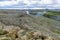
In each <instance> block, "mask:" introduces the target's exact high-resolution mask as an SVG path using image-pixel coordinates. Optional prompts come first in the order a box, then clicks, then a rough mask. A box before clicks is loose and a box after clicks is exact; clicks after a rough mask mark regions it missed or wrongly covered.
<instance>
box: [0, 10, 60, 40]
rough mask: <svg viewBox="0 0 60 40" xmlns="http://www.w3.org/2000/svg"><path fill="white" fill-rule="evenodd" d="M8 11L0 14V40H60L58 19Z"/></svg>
mask: <svg viewBox="0 0 60 40" xmlns="http://www.w3.org/2000/svg"><path fill="white" fill-rule="evenodd" d="M1 13H2V12H1ZM1 13H0V14H1ZM8 13H9V11H8V12H7V14H6V12H5V14H4V13H3V14H1V15H0V40H60V22H59V21H55V20H52V19H49V18H46V17H35V16H31V15H27V14H22V12H21V13H20V12H19V13H20V14H19V13H18V14H12V13H14V12H11V14H8ZM24 13H25V12H24Z"/></svg>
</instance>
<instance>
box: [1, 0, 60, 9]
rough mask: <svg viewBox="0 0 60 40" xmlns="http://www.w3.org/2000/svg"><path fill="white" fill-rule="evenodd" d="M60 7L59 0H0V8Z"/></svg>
mask: <svg viewBox="0 0 60 40" xmlns="http://www.w3.org/2000/svg"><path fill="white" fill-rule="evenodd" d="M12 8H13V9H30V8H32V9H60V0H0V9H12Z"/></svg>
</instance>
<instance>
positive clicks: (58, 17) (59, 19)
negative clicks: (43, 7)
mask: <svg viewBox="0 0 60 40" xmlns="http://www.w3.org/2000/svg"><path fill="white" fill-rule="evenodd" d="M31 15H33V14H31ZM45 15H46V14H45V13H44V12H37V13H36V14H35V15H34V16H36V17H38V16H44V17H47V18H51V19H54V20H57V21H60V16H50V15H49V16H45Z"/></svg>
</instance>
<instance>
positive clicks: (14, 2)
mask: <svg viewBox="0 0 60 40" xmlns="http://www.w3.org/2000/svg"><path fill="white" fill-rule="evenodd" d="M18 2H19V0H11V1H2V2H1V1H0V6H7V5H14V4H18Z"/></svg>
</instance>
